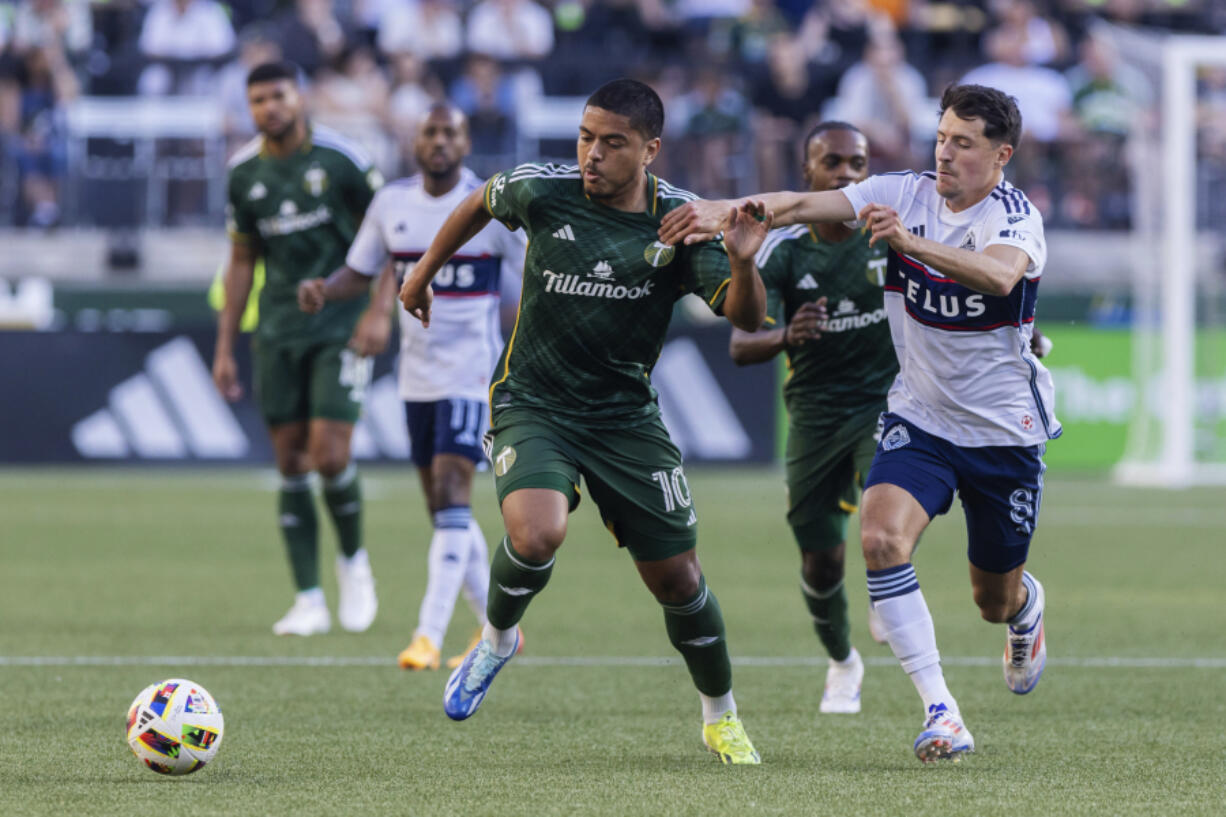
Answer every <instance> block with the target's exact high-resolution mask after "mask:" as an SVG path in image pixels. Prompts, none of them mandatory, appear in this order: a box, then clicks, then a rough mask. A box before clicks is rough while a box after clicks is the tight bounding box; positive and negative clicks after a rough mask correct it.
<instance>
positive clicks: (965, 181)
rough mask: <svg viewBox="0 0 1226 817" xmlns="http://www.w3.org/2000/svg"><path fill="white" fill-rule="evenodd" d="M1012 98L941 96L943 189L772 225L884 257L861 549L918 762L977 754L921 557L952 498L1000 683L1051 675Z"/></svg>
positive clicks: (925, 186) (691, 234) (897, 186)
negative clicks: (919, 565) (1000, 656)
mask: <svg viewBox="0 0 1226 817" xmlns="http://www.w3.org/2000/svg"><path fill="white" fill-rule="evenodd" d="M1021 130H1022V121H1021V115H1020V114H1019V113H1018V110H1017V105H1016V102H1015V100H1014V99H1013V98H1012V97H1009V96H1007V95H1005V94H1003V93H1001V92H1000V91H998V90H995V89H992V88H986V87H984V86H981V85H960V86H952V87H950V88H948V89H946V91H945V94H944V95H943V96H942V98H941V120H940V123H939V125H938V128H937V142H936V172H935V173H932V172H929V173H918V174H917V173H909V172H908V173H892V174H885V175H881V176H872V177H870V178H868V179H866V180H865V181H863V182H860V183H858V184H853V185H850V186H848V187H846V188H843V189H842V190H837V191H822V192H814V193H768V194H765V195H762V196H759V197H754V198H755V199H760V200H762V201H763V203H764V204H765V207H766V209H767V210H769V211H771V212H773V213H774V217H775V223H776V225H779V226H782V225H786V224H797V223H801V224H803V223H811V222H840V221H850V220H852V219H854V218H856V217H857V216H858V217H859V218H860V219H861V220H863V221H864V222H865V225H866V229H868V230H870V231H871V232H872V237H871V239H870V243H876V242H878V241H886V242H888V244H889V246H890V253H889V264H888V267H887V275H886V282H885V290H886V294H885V300H886V311H887V314H888V316H889V322H890V331H891V334H892V335H893V339H894V346H895V349H896V350H897V352H898V359H899V364H900V371H899V374H898V376H897V378H896V379H895V381H894V385H893V386H892V388H891V390H890V394H889V411H887V412H886V413H885V414H883V415H882V436H881V441H880V443H879V444H878V446H877V451H876V454H875V456H874V458H873V465H872V468H871V469H870V471H869V474H868V477H867V479H866V480H865V492H864V499H863V502H862V503H861V521H860V528H861V544H862V546H863V550H864V559H865V563H866V565H867V567H868V589H869V597H870V599H871V600H872V604H873V610H874V613H875V614H876V615H877V616H878V617H879V619H880V621H881V624H882V625H883V629H884V631H885V635H886V638H887V640H888V641H889V644H890V648H891V649H892V650H893V651H894V654H895V656H897V657H898V659H899V661H900V662H901V663H902V666H903V669H904V670H906V672H907V673H908V674H909V675H910V677H911V680H912V681H913V682H914V684H915V687H916V690H917V691H918V692H919V694H920V697H921V699H922V700H923V704H924V726H923V731H921V733H920V735H919V737H918V738H916V740H915V743H914V746H913V748H914V751H915V754H916V755H917V756H918V757H919V758H920V760H922V761H924V762H929V761H934V760H938V759H941V758H954V759H957V758H958V757H960V756H961V755H962V754H963V753H965V752H970V751H973V750H974V748H975V742H974V739H973V738H972V737H971V734H970V732H969V731H968V730H967V728H966V726H965V725H964V724H963V722H962V716H961V713H960V712H959V709H958V704H957V702H956V701H955V700H954V697H953V696H952V695H951V694H950V692H949V689H948V688H947V687H946V684H945V678H944V674H943V673H942V671H941V665H940V653H939V652H938V651H937V645H936V635H935V632H934V629H933V624H932V616H931V615H930V614H929V611H928V605H927V603H926V602H925V601H924V596H923V594H922V593H921V592H920V587H919V582H918V580H917V579H916V576H915V570H914V568H913V567H912V565H911V554H912V552H913V551H914V549H915V545H916V543H917V542H918V541H919V537H920V534H921V533H922V532H923V531H924V529H925V528H926V527H927V526H928V524H929V522H930V521H931V520H932V518H933V517H934V516H937V515H938V514H941V513H944V512H946V511H947V510H949V507H950V505H951V504H952V501H953V496H954V493H955V491H956V492H957V493H958V495H959V497H960V499H961V501H962V506H963V510H964V512H965V515H966V523H967V524H966V527H967V534H968V547H967V555H968V559H969V561H970V574H971V586H972V590H973V595H974V599H975V604H976V605H977V606H978V607H979V610H980V613H981V614H982V616H983V618H984V619H986V620H987V621H990V622H994V623H1007V624H1008V628H1007V636H1006V645H1005V655H1004V674H1005V681H1006V683H1007V685H1008V686H1009V688H1010V689H1011V690H1012V691H1013V692H1016V693H1018V694H1024V693H1027V692H1030V690H1032V689H1033V688H1034V686H1035V684H1037V683H1038V681H1039V677H1040V675H1041V674H1042V672H1043V667H1044V665H1045V663H1046V656H1047V651H1046V644H1045V642H1044V637H1043V635H1044V634H1043V608H1044V594H1043V587H1042V585H1040V584H1039V582H1038V581H1037V580H1036V579H1035V578H1034V577H1033V576H1031V575H1030V574H1029V573H1027V572H1026V571H1025V569H1024V568H1025V562H1026V557H1027V554H1028V551H1029V546H1030V540H1031V537H1032V536H1033V533H1034V526H1035V522H1036V521H1037V518H1038V513H1039V503H1040V500H1041V497H1042V490H1043V461H1042V454H1043V452H1044V448H1045V444H1046V442H1047V440H1048V439H1052V438H1055V437H1057V436H1059V435H1060V424H1059V423H1058V422H1057V420H1056V418H1055V416H1054V415H1053V414H1052V405H1053V389H1052V381H1051V375H1050V374H1049V373H1048V371H1047V370H1046V369H1045V368H1044V367H1043V365H1042V364H1041V363H1039V361H1038V360H1037V359H1036V357H1035V355H1034V354H1033V353H1032V352H1031V349H1030V340H1031V337H1032V333H1033V321H1034V309H1035V293H1036V291H1037V288H1038V283H1039V278H1040V276H1041V275H1042V272H1043V265H1044V263H1045V262H1046V258H1047V248H1046V243H1045V241H1044V238H1043V220H1042V217H1041V216H1040V215H1039V213H1038V211H1037V210H1036V209H1035V208H1034V205H1032V204H1030V202H1029V201H1028V200H1027V199H1026V196H1025V195H1024V194H1023V193H1022V192H1021V191H1020V190H1018V189H1017V188H1015V187H1013V186H1012V185H1011V184H1009V183H1008V182H1006V181H1004V178H1003V172H1004V168H1005V165H1007V164H1008V163H1009V159H1010V158H1011V157H1012V156H1013V151H1014V149H1015V148H1016V147H1017V144H1018V140H1019V138H1020V136H1021ZM734 204H736V203H734V202H695V203H691V204H688V205H686V206H685V207H683V208H680V209H678V210H674V211H672V212H671V213H669V214H668V215H667V216H665V218H664V222H663V224H662V226H661V230H660V237H661V240H662V241H664V242H665V243H668V244H673V243H676V242H677V241H679V240H682V239H684V240H686V241H687V242H693V241H696V240H702V239H704V238H709V237H710V236H711V235H713V234H714V233H716V232H717V231H718V230H720V229H721V228H722V227H723V224H724V220H725V219H726V218H727V214H728V212H729V211H731V210H732V208H733V206H734Z"/></svg>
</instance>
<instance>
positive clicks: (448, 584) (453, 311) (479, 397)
mask: <svg viewBox="0 0 1226 817" xmlns="http://www.w3.org/2000/svg"><path fill="white" fill-rule="evenodd" d="M469 149H470V143H469V135H468V121H467V119H466V118H465V117H464V114H463V113H462V112H460V111H459V110H458V109H456V108H454V107H453V106H451V105H444V104H439V105H435V106H434V107H433V108H431V110H430V111H429V113H428V114H427V115H426V117H425V118H424V119H423V120H422V122H421V125H420V126H419V128H418V133H417V139H416V142H415V144H414V154H415V156H416V158H417V163H418V166H419V167H420V168H421V173H420V175H417V176H413V177H411V178H407V179H401V180H399V181H396V182H392V183H391V184H388V185H387V186H386V187H384V188H383V190H381V191H380V192H379V194H378V195H377V196H376V197H375V199H374V201H373V202H371V205H370V209H369V210H368V211H367V213H366V218H365V219H364V220H363V222H362V226H361V229H360V230H359V231H358V234H357V237H356V238H355V239H354V242H353V245H352V247H350V249H349V254H348V256H347V257H346V259H345V266H343V267H341V269H339V270H337V271H336V272H335V273H333V274H332V275H330V276H329V277H328V278H327V279H326V280H325V279H323V278H316V279H313V280H310V281H304V282H302V284H301V285H300V287H299V293H298V295H299V302H300V304H301V306H302V308H303V309H305V310H307V311H315V310H318V309H320V308H322V307H323V304H324V302H325V301H327V300H335V299H343V298H347V297H353V296H355V295H356V294H358V293H359V292H363V291H365V290H367V289H368V288H369V287H370V281H371V279H372V278H373V277H375V276H377V275H378V274H379V272H380V270H382V269H383V268H384V265H385V263H387V261H388V259H389V257H390V259H391V263H392V264H393V265H394V267H395V271H396V274H397V275H398V276H399V277H401V278H403V277H404V276H405V275H406V274H407V273H408V271H409V270H410V269H411V268H412V266H413V264H414V263H416V261H417V260H418V259H419V258H421V256H422V253H424V252H425V251H426V249H427V248H428V247H429V246H430V242H431V241H432V240H433V239H434V234H435V233H436V232H437V231H438V228H439V227H440V226H441V225H442V223H443V222H444V221H445V220H446V218H447V216H448V215H449V214H450V213H451V211H452V210H454V209H455V207H456V206H457V205H458V204H459V203H460V202H461V201H462V200H464V198H465V197H467V196H468V195H469V194H470V193H471V192H472V191H473V190H476V189H477V188H479V187H480V186H481V185H482V184H483V180H481V179H479V178H477V176H476V175H475V174H474V173H473V172H472V171H471V170H469V169H468V168H466V167H464V166H463V164H462V162H463V160H464V157H465V156H467V155H468V152H469ZM526 247H527V243H526V240H525V237H524V234H523V232H522V231H517V232H510V231H508V230H506V229H504V228H503V227H502V226H501V225H489V226H487V227H486V228H485V229H483V230H481V231H480V232H478V233H477V234H476V235H474V236H473V237H472V238H471V239H470V240H469V241H468V242H467V243H466V244H465V245H464V246H463V247H462V248H461V250H460V252H459V253H458V254H456V255H455V256H454V257H453V258H452V259H451V261H450V263H448V264H447V265H446V266H444V267H443V269H442V270H440V272H439V274H438V275H437V276H436V277H435V279H434V284H433V287H434V296H435V302H434V303H435V307H434V319H433V320H432V321H431V323H430V328H429V329H428V330H427V329H426V328H424V327H423V326H422V325H421V324H420V323H419V322H418V321H416V320H414V319H413V318H412V317H411V316H410V315H409V314H408V313H407V312H403V311H400V358H399V361H398V364H397V365H398V376H399V383H400V395H401V398H402V399H403V400H404V401H405V413H406V416H407V421H408V427H409V438H410V441H411V444H412V458H413V462H414V464H415V465H416V466H417V468H418V473H419V474H420V475H421V484H422V490H423V491H424V493H425V497H426V505H427V507H428V508H429V511H430V514H431V516H432V518H433V522H434V535H433V538H432V539H431V541H430V551H429V576H428V580H427V583H426V594H425V598H423V599H422V603H421V609H420V611H419V614H418V621H417V627H416V629H415V630H414V633H413V639H412V641H411V643H410V644H409V646H408V647H406V648H405V649H404V650H403V651H402V652H401V653H400V657H399V663H400V666H401V667H403V668H404V669H437V668H438V666H439V657H440V649H441V647H442V643H443V636H444V635H445V634H446V632H447V625H448V624H449V623H450V621H451V614H452V611H453V610H454V608H455V601H456V597H457V596H458V594H459V593H460V591H461V590H463V592H464V596H465V598H466V599H467V600H468V603H469V605H470V606H471V607H472V610H473V613H474V614H475V615H476V616H477V620H478V628H477V633H478V634H480V632H481V628H480V625H483V624H484V623H485V602H486V595H487V593H488V591H489V556H488V552H487V550H486V544H485V537H484V536H483V535H482V533H481V529H480V527H478V525H477V522H476V520H474V519H473V518H472V510H471V506H470V498H471V493H472V480H473V474H474V471H475V468H476V464H477V463H478V462H480V461H481V460H482V459H483V454H482V450H481V437H482V435H483V434H484V433H485V423H486V421H487V420H486V416H487V410H486V401H487V398H488V394H487V388H488V384H489V379H490V372H491V371H493V369H494V365H495V364H496V363H497V362H498V356H499V354H500V353H501V352H502V332H501V328H500V320H499V306H500V303H501V300H500V294H501V292H502V291H503V290H504V288H505V289H506V290H507V291H516V290H517V287H518V284H519V280H520V277H521V276H522V274H523V263H524V253H525V250H526ZM460 658H461V659H462V658H463V653H461V654H460ZM452 664H453V661H448V666H451V665H452Z"/></svg>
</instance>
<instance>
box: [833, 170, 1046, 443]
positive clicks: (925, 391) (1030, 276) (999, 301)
mask: <svg viewBox="0 0 1226 817" xmlns="http://www.w3.org/2000/svg"><path fill="white" fill-rule="evenodd" d="M843 193H844V194H845V195H846V196H847V200H848V201H850V202H851V206H852V207H853V208H855V211H856V212H857V213H858V212H860V210H861V208H863V207H865V206H866V205H868V204H870V203H876V204H884V205H887V206H890V207H893V208H894V209H895V210H897V211H898V214H899V216H900V217H901V218H902V222H903V225H904V226H905V227H906V228H907V229H909V230H910V231H911V232H913V233H915V234H917V235H919V236H922V237H924V238H928V239H931V240H933V241H938V242H940V243H941V244H945V245H946V246H950V247H959V248H962V249H967V250H974V251H982V250H984V249H985V248H987V247H989V246H991V245H992V244H1007V245H1009V246H1011V247H1017V248H1019V249H1021V250H1022V251H1024V252H1025V253H1026V254H1027V255H1028V256H1030V266H1029V267H1028V268H1027V270H1026V274H1025V275H1024V276H1023V278H1022V280H1021V281H1019V282H1018V284H1017V286H1015V287H1014V288H1013V291H1012V292H1010V293H1009V294H1008V295H1005V296H997V295H985V294H983V293H980V292H976V291H974V290H972V289H969V288H967V287H964V286H962V285H961V284H959V283H957V282H956V281H954V280H952V279H950V278H947V277H945V276H943V275H941V274H940V273H939V272H937V271H936V270H934V269H932V268H931V267H928V266H926V265H924V264H921V263H920V262H918V261H916V260H915V259H913V258H909V257H906V256H902V255H899V254H898V253H896V252H894V251H893V250H891V251H890V256H889V265H888V267H887V271H886V283H885V290H886V293H885V300H886V312H887V314H888V315H889V321H890V332H891V334H892V335H893V338H894V346H895V349H896V350H897V352H898V361H899V364H900V367H901V368H900V371H899V373H898V377H897V378H896V379H895V380H894V385H893V387H892V388H891V389H890V397H889V406H890V411H892V412H894V413H896V414H899V415H901V416H902V417H905V418H906V419H907V420H910V421H911V422H913V423H915V424H916V425H918V426H919V427H920V428H922V429H924V430H925V431H928V432H929V433H932V434H936V435H937V436H939V437H943V438H944V439H946V440H949V441H950V442H952V443H954V444H956V445H962V446H971V447H977V446H988V445H1035V444H1037V443H1042V442H1046V441H1047V440H1048V439H1051V438H1054V437H1058V436H1060V431H1061V428H1060V423H1059V422H1058V421H1057V420H1056V417H1055V415H1054V414H1053V413H1052V409H1053V406H1054V403H1055V392H1054V389H1053V387H1052V381H1051V373H1050V372H1048V371H1047V369H1046V368H1044V366H1043V364H1042V363H1040V362H1039V361H1038V360H1037V359H1036V358H1035V356H1034V355H1033V354H1031V352H1030V337H1031V335H1032V334H1033V332H1034V308H1035V297H1036V295H1037V293H1038V287H1039V277H1040V276H1041V275H1042V273H1043V266H1044V264H1045V263H1046V262H1047V245H1046V242H1045V241H1044V238H1043V217H1042V216H1041V215H1040V214H1039V211H1038V210H1037V209H1035V207H1034V205H1032V204H1031V203H1030V202H1029V201H1028V200H1027V199H1026V196H1025V195H1024V194H1023V193H1022V191H1021V190H1018V189H1017V188H1015V187H1014V186H1013V185H1011V184H1009V183H1008V182H1001V183H1000V184H999V185H998V186H997V187H996V188H995V189H994V190H993V191H992V193H991V194H990V195H989V196H988V197H987V198H985V199H984V200H983V201H981V202H979V203H978V204H976V205H975V206H973V207H969V208H967V209H966V210H963V211H962V212H960V213H954V212H951V211H950V210H949V208H948V207H947V206H946V204H945V200H944V199H943V198H941V196H940V195H938V194H937V191H936V174H934V173H919V174H917V173H912V172H905V173H886V174H883V175H879V176H871V177H869V178H868V179H866V180H864V181H863V182H860V183H858V184H854V185H851V186H849V187H846V188H844V189H843Z"/></svg>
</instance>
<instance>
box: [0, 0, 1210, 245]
mask: <svg viewBox="0 0 1226 817" xmlns="http://www.w3.org/2000/svg"><path fill="white" fill-rule="evenodd" d="M1096 20H1108V21H1113V22H1123V23H1131V24H1141V25H1147V26H1153V27H1159V28H1162V29H1166V30H1175V31H1188V32H1196V33H1217V32H1226V5H1224V4H1222V3H1219V2H1212V0H548V1H547V2H538V0H476V1H475V2H472V0H231V1H230V2H228V3H226V2H220V0H150V2H147V3H145V2H141V1H140V0H107V1H105V2H86V1H85V0H0V224H4V223H10V224H18V225H28V226H34V227H50V226H54V225H56V224H58V223H60V222H61V221H62V220H63V218H64V217H63V216H62V214H61V211H60V204H59V202H60V196H61V195H62V190H61V188H62V187H63V183H64V180H65V177H66V174H67V172H68V160H67V150H66V141H67V137H66V127H65V116H64V110H65V107H66V106H67V105H69V104H71V103H72V102H73V100H75V99H77V98H78V97H80V96H82V95H94V96H122V95H146V96H157V95H171V94H173V95H186V96H192V97H211V98H212V99H213V100H214V102H215V104H216V105H218V106H219V107H220V108H221V109H222V110H223V111H224V123H225V124H224V130H225V137H226V140H227V144H228V145H229V146H230V148H231V149H233V148H234V147H236V146H237V145H239V144H241V143H242V142H243V141H245V140H246V139H248V138H250V137H251V136H252V135H253V134H254V129H253V126H252V124H251V121H250V117H249V115H248V113H247V107H246V101H245V85H244V79H245V75H246V72H247V71H248V69H249V68H250V67H251V66H253V65H256V64H258V63H260V62H263V61H265V60H270V59H278V58H283V59H288V60H291V61H293V62H295V63H296V64H298V65H299V66H301V68H302V70H303V72H304V78H305V79H306V80H307V82H308V83H309V86H310V88H311V104H312V111H313V116H314V117H315V118H316V119H318V120H321V121H326V122H328V123H329V124H331V125H333V126H334V127H336V128H338V129H339V130H341V131H343V132H346V133H348V134H350V135H351V136H354V137H355V138H358V139H359V140H360V141H361V142H363V143H364V144H365V145H366V146H367V147H368V148H370V150H371V152H372V154H373V155H374V156H375V157H376V161H377V162H378V163H379V165H380V166H381V167H382V169H383V170H384V171H385V173H386V174H387V175H389V176H394V175H399V174H401V173H404V172H408V171H410V170H412V162H413V159H412V150H411V143H412V138H413V128H414V124H415V123H416V122H417V120H418V119H419V118H420V117H421V116H422V115H423V113H424V112H425V111H426V110H427V108H428V106H429V105H430V104H431V103H432V102H433V101H434V100H437V99H442V98H449V99H451V100H453V101H454V102H455V103H456V104H458V105H459V106H460V107H461V108H462V109H463V110H464V111H465V112H466V113H467V114H468V116H469V118H470V121H471V123H472V131H473V142H474V157H473V161H472V166H473V167H474V169H475V170H477V171H478V172H481V173H490V172H493V171H495V170H497V169H498V168H501V167H505V166H507V165H509V164H511V163H513V162H514V161H516V160H517V159H519V158H522V157H520V156H518V153H519V152H521V151H520V150H519V144H520V142H519V141H518V139H517V134H518V131H517V116H518V115H519V114H520V113H521V111H522V110H523V108H524V105H525V100H534V99H535V100H539V99H541V98H542V97H543V96H574V95H582V94H586V93H587V92H589V91H590V90H591V89H593V88H595V87H596V86H597V85H599V84H600V83H601V82H602V81H604V80H606V79H608V78H610V77H614V76H618V75H627V76H633V77H636V78H640V79H643V80H645V81H648V82H649V83H650V84H652V85H653V87H655V88H656V90H657V91H658V92H659V93H660V95H661V96H662V97H663V99H664V101H665V105H666V110H667V113H668V120H667V123H666V128H667V130H666V139H667V142H668V144H669V146H670V147H669V149H667V150H665V151H664V152H663V154H662V156H661V160H660V163H659V165H658V167H659V169H660V172H661V173H662V174H663V175H665V176H667V177H668V178H671V179H674V180H676V181H677V182H678V183H680V184H683V185H685V186H687V187H689V188H691V189H694V190H696V191H698V192H701V193H703V194H706V195H723V194H734V193H745V192H750V191H752V190H773V189H780V188H785V187H795V186H797V185H798V184H799V183H800V181H799V178H798V168H799V162H798V157H796V156H794V155H793V154H794V150H793V146H794V145H795V143H796V140H797V136H798V134H800V133H803V131H804V130H805V128H807V127H808V126H809V125H811V124H812V123H813V122H815V121H816V120H817V119H819V118H835V119H841V120H846V121H849V122H852V123H855V124H856V125H858V126H860V127H861V128H862V129H863V130H864V131H865V133H866V134H868V135H869V137H870V142H871V144H872V146H873V151H874V156H873V167H874V168H875V169H877V170H878V171H885V170H892V169H898V168H903V167H913V166H923V165H926V164H927V163H928V161H929V159H928V156H927V154H928V151H929V149H930V147H929V146H930V144H931V139H932V135H933V129H934V126H935V121H936V102H935V100H934V98H933V97H934V96H937V95H939V94H940V91H941V90H942V89H943V88H944V87H945V86H946V85H947V84H949V83H951V82H954V81H957V80H962V79H964V80H967V81H972V82H979V83H982V84H987V85H992V86H995V87H998V88H1001V89H1003V90H1005V91H1006V92H1008V93H1010V94H1012V95H1013V96H1015V97H1016V98H1017V100H1018V103H1019V106H1020V108H1021V110H1022V113H1023V116H1024V119H1025V122H1026V127H1027V133H1026V138H1025V140H1024V142H1023V147H1022V149H1021V150H1020V151H1019V154H1018V156H1017V157H1016V159H1015V162H1014V167H1013V171H1012V173H1013V178H1014V180H1015V181H1016V182H1017V183H1018V184H1019V185H1021V186H1023V187H1024V188H1025V189H1026V190H1027V191H1028V192H1029V193H1030V196H1031V198H1032V200H1033V201H1034V202H1035V203H1036V204H1038V205H1039V207H1040V208H1041V209H1042V210H1043V212H1044V213H1045V214H1046V217H1047V219H1048V223H1049V224H1052V225H1054V226H1068V227H1099V228H1126V227H1128V226H1129V224H1130V204H1129V183H1128V172H1127V170H1126V167H1127V163H1126V154H1127V149H1128V143H1129V134H1130V126H1131V123H1132V122H1133V120H1134V118H1135V117H1136V116H1137V115H1138V114H1139V113H1141V112H1144V111H1146V110H1149V109H1151V108H1152V105H1153V103H1154V101H1155V99H1156V93H1157V89H1156V88H1155V87H1154V84H1155V83H1154V77H1152V76H1147V75H1146V74H1145V73H1144V72H1141V71H1139V70H1138V69H1137V68H1135V67H1133V66H1131V65H1129V64H1128V63H1126V62H1124V61H1123V60H1121V59H1120V55H1119V54H1118V53H1117V50H1116V47H1115V46H1114V45H1113V43H1112V42H1111V41H1110V40H1108V39H1107V38H1105V37H1103V36H1101V35H1099V34H1097V33H1095V30H1094V26H1093V23H1094V21H1096ZM1201 82H1202V89H1201V90H1202V93H1201V101H1202V108H1203V109H1202V111H1201V113H1200V123H1201V146H1202V152H1203V155H1204V156H1205V157H1207V158H1208V159H1209V160H1210V161H1211V162H1213V163H1215V165H1214V166H1215V167H1217V168H1218V169H1219V170H1221V169H1222V168H1226V71H1217V72H1205V73H1204V74H1203V76H1202V78H1201ZM533 150H534V152H537V153H538V154H539V153H545V154H547V155H556V156H559V157H572V156H573V145H570V144H567V143H566V142H564V141H559V144H556V145H542V144H534V145H533ZM218 172H219V173H220V172H221V170H220V168H219V169H218ZM1221 175H1222V176H1223V177H1226V170H1221ZM173 215H174V214H173V212H172V213H171V216H172V217H173Z"/></svg>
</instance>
